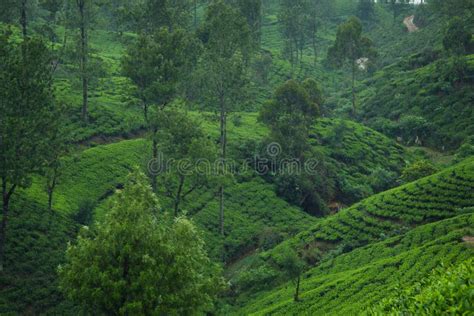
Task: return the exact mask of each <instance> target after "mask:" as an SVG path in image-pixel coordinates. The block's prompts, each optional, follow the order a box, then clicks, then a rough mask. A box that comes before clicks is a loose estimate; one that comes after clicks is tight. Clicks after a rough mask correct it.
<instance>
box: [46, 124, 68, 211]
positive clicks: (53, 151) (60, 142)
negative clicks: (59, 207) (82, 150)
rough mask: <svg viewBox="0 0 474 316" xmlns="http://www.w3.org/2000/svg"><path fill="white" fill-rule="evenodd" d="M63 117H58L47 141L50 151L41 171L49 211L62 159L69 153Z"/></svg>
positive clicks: (62, 164)
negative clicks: (55, 127)
mask: <svg viewBox="0 0 474 316" xmlns="http://www.w3.org/2000/svg"><path fill="white" fill-rule="evenodd" d="M64 120H65V117H64V116H59V117H58V121H59V124H58V126H57V129H56V131H55V133H54V134H52V135H51V137H50V139H49V144H50V150H49V151H48V153H47V156H46V157H45V167H44V169H43V171H42V174H43V176H44V177H45V180H46V183H45V190H46V193H47V194H48V209H49V210H50V211H51V210H52V207H53V195H54V190H55V189H56V186H57V185H58V182H59V177H60V176H61V173H62V170H63V168H64V163H63V160H62V158H63V157H64V155H66V154H67V153H68V151H69V144H68V135H67V133H66V130H65V127H64V124H62V122H64Z"/></svg>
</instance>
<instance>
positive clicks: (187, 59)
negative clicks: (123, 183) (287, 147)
mask: <svg viewBox="0 0 474 316" xmlns="http://www.w3.org/2000/svg"><path fill="white" fill-rule="evenodd" d="M149 5H151V3H149ZM154 5H157V4H156V3H154ZM160 8H161V9H160V10H164V11H166V6H165V7H164V8H163V7H160ZM158 9H159V8H157V9H156V10H158ZM174 9H176V7H173V12H175V11H174ZM244 9H245V10H248V12H247V11H245V12H247V13H248V16H247V17H246V16H244V15H242V14H241V12H242V11H243V10H244ZM150 10H151V9H150ZM256 10H260V7H259V6H256V7H255V8H254V10H252V9H251V8H248V7H246V6H245V3H244V2H241V1H236V4H235V5H231V4H227V3H226V2H224V1H219V0H218V1H212V2H211V3H210V4H209V6H208V8H207V11H206V15H205V19H204V22H203V23H202V24H201V25H200V26H199V28H198V29H197V30H196V32H191V31H189V29H187V28H185V26H183V25H180V23H178V22H176V23H175V22H174V19H178V20H179V21H181V22H182V20H181V18H178V17H174V16H175V15H173V14H171V15H169V14H167V16H169V17H170V19H169V20H165V21H167V22H166V25H161V24H160V25H157V27H158V29H151V30H150V29H147V32H143V33H142V34H141V35H140V36H139V38H138V40H137V41H135V42H134V43H132V44H131V45H130V46H129V47H128V49H127V53H126V55H125V56H124V58H123V62H122V65H123V70H124V73H125V74H126V75H127V76H128V77H129V78H130V79H131V80H132V82H133V83H134V84H135V85H136V87H137V97H138V98H139V99H140V101H141V102H142V104H143V109H144V117H145V122H146V124H147V126H148V129H149V131H150V135H151V139H152V159H154V160H157V159H158V146H159V139H160V138H161V137H160V136H159V134H160V129H161V128H164V127H166V126H172V124H171V123H167V122H164V121H163V119H177V118H176V117H170V116H167V115H163V113H162V112H163V110H164V109H165V108H166V107H168V106H169V105H170V103H171V102H173V100H175V99H177V98H181V99H184V98H186V96H187V91H186V90H188V89H189V87H186V85H184V84H183V82H186V81H187V80H188V79H190V78H192V79H193V82H197V83H198V84H196V86H197V87H196V89H197V91H198V95H199V97H200V98H201V100H202V101H205V102H209V103H211V104H213V105H215V106H214V109H215V110H217V111H219V113H220V139H219V144H220V155H219V156H220V160H221V161H222V164H221V165H222V166H224V165H225V160H226V152H227V116H228V113H229V112H230V111H232V110H233V108H235V106H236V104H237V103H238V101H239V100H240V99H241V98H242V92H243V87H244V86H245V85H246V83H247V81H248V78H247V69H248V66H249V64H250V59H251V57H252V53H253V51H254V50H255V47H256V41H257V39H256V37H258V30H256V29H257V27H258V23H259V22H258V21H259V18H258V17H256V15H258V14H257V13H256V12H255V11H256ZM166 12H167V11H166ZM258 12H259V11H258ZM161 14H164V13H163V12H161ZM152 27H153V26H152ZM255 34H257V35H255ZM186 88H188V89H186ZM149 107H151V108H152V111H151V112H152V113H151V115H149V114H148V112H149V111H148V109H149ZM190 124H193V123H192V122H191V123H190ZM192 136H193V137H194V136H195V135H192ZM183 137H184V136H183ZM186 137H190V135H187V136H186ZM181 154H183V153H181ZM182 158H184V157H182ZM224 169H225V168H223V170H221V171H220V172H221V173H222V172H224ZM150 176H151V179H152V187H153V189H154V190H155V191H156V190H157V183H156V176H157V175H156V174H154V173H153V172H152V173H151V174H150ZM179 178H180V180H179V182H180V185H179V186H178V192H179V194H178V195H177V197H176V205H175V209H176V210H178V205H179V200H180V194H181V192H182V185H183V183H184V178H183V177H182V176H181V177H179ZM218 194H219V199H220V215H219V216H220V231H221V233H222V234H224V185H223V184H221V185H220V188H219V193H218Z"/></svg>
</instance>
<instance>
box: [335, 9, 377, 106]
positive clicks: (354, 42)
mask: <svg viewBox="0 0 474 316" xmlns="http://www.w3.org/2000/svg"><path fill="white" fill-rule="evenodd" d="M362 57H367V58H374V57H375V51H374V50H373V49H372V41H371V40H370V39H369V38H367V37H364V36H363V35H362V24H361V22H360V20H359V19H358V18H356V17H351V18H349V19H348V20H347V21H346V22H344V23H343V24H341V25H339V27H338V28H337V34H336V40H335V42H334V44H333V45H332V46H331V47H330V48H329V50H328V60H329V61H330V62H331V63H332V64H333V66H335V67H338V68H341V67H343V66H344V64H345V63H348V64H349V65H350V68H351V73H352V111H353V115H355V114H356V92H355V79H356V71H357V60H358V59H359V58H362Z"/></svg>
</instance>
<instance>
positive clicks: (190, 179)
mask: <svg viewBox="0 0 474 316" xmlns="http://www.w3.org/2000/svg"><path fill="white" fill-rule="evenodd" d="M153 122H154V123H155V124H157V125H158V126H159V127H160V130H159V132H158V133H157V135H156V136H157V140H158V148H159V150H160V152H161V154H162V155H163V157H162V158H163V161H164V162H165V163H166V165H165V166H163V167H165V168H166V169H164V170H162V173H161V175H160V180H161V181H162V187H163V189H164V190H165V193H166V196H171V197H172V200H173V202H172V204H173V208H174V213H175V216H176V217H177V216H178V215H179V212H180V203H181V201H182V200H183V199H185V198H186V196H188V195H189V194H190V193H192V192H193V191H194V190H196V189H198V188H201V187H203V186H205V185H207V184H208V183H209V181H210V180H211V179H212V177H211V173H212V172H213V170H210V167H211V166H210V164H211V163H212V162H213V161H214V160H215V145H214V144H213V143H212V141H211V140H210V139H209V138H208V137H207V136H206V135H205V134H204V131H203V130H202V127H201V126H200V123H199V122H198V121H197V120H195V119H193V118H191V117H190V116H189V115H188V114H187V113H186V112H183V111H182V110H179V109H175V108H170V109H167V110H163V111H157V112H156V113H155V117H154V118H153ZM199 162H203V163H204V165H202V166H200V165H199ZM199 167H201V168H202V170H198V169H199ZM176 180H178V181H176Z"/></svg>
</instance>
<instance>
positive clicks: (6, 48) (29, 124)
mask: <svg viewBox="0 0 474 316" xmlns="http://www.w3.org/2000/svg"><path fill="white" fill-rule="evenodd" d="M14 42H15V41H14V40H13V39H11V38H10V37H9V36H8V35H0V65H2V66H1V67H0V113H1V115H0V178H1V182H2V184H1V185H2V204H3V211H2V222H1V227H0V271H2V270H3V265H4V262H5V244H6V238H7V224H8V218H9V216H10V202H11V198H12V196H13V194H14V192H15V190H16V189H17V188H18V187H27V186H29V184H30V183H31V175H32V174H33V173H35V172H39V171H41V170H42V169H43V168H44V165H45V160H46V157H48V155H49V153H50V150H51V146H52V144H51V142H50V139H51V138H52V137H53V135H55V133H56V129H57V116H58V115H57V107H56V105H55V103H54V100H53V93H52V70H51V58H50V54H49V52H48V49H47V47H46V45H45V44H44V43H43V42H42V41H40V40H38V39H29V38H26V39H24V40H23V42H21V43H20V44H14Z"/></svg>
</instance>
